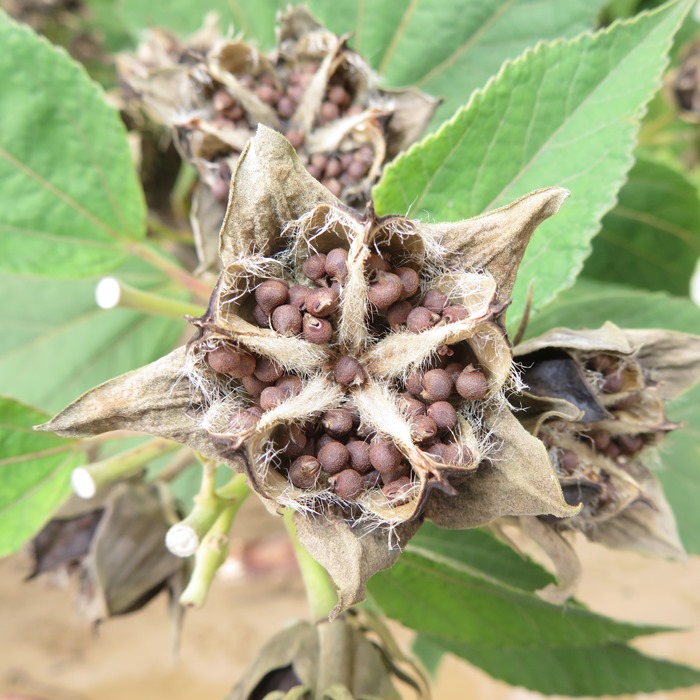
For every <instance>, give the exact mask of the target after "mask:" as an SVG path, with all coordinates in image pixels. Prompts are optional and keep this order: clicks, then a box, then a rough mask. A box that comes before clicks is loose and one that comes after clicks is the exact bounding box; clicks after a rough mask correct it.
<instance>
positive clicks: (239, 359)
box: [207, 345, 255, 379]
mask: <svg viewBox="0 0 700 700" xmlns="http://www.w3.org/2000/svg"><path fill="white" fill-rule="evenodd" d="M207 362H208V363H209V366H210V367H211V368H212V369H213V370H214V371H215V372H219V373H220V374H226V375H228V376H229V377H234V378H236V379H241V378H242V377H250V375H251V374H253V372H254V371H255V358H254V357H253V356H252V355H251V354H250V353H248V352H246V351H245V350H239V349H236V348H232V347H229V346H228V345H220V346H219V347H218V348H215V349H214V350H212V351H211V352H208V353H207Z"/></svg>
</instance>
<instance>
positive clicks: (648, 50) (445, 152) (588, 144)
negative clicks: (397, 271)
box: [373, 2, 688, 320]
mask: <svg viewBox="0 0 700 700" xmlns="http://www.w3.org/2000/svg"><path fill="white" fill-rule="evenodd" d="M687 10H688V2H673V3H669V4H667V5H665V6H664V7H662V8H661V9H659V10H657V11H654V12H650V13H646V14H643V15H639V16H638V17H635V18H634V19H632V20H629V21H626V22H621V23H617V24H615V25H613V26H612V27H610V28H609V29H607V30H605V31H602V32H598V33H597V34H595V35H587V34H586V35H582V36H581V37H579V38H577V39H574V40H572V41H565V42H557V43H553V44H541V45H539V46H538V47H536V48H535V49H534V50H532V51H528V52H526V53H525V55H524V56H522V57H521V58H519V59H518V60H516V61H514V62H513V63H510V64H507V65H506V66H505V67H504V68H503V70H502V71H501V72H500V73H499V75H498V76H497V78H496V79H495V80H494V81H492V82H491V83H489V84H488V85H487V87H486V88H485V89H484V90H483V91H477V92H476V93H474V95H473V96H472V99H471V100H470V102H469V104H468V105H467V106H466V107H465V108H464V109H463V110H461V111H460V112H458V113H457V115H456V116H455V117H454V119H453V120H452V121H450V122H449V123H447V124H446V125H445V126H444V127H443V128H441V129H440V131H438V132H437V133H435V134H432V135H430V136H429V137H427V138H426V139H425V140H424V141H423V142H421V143H420V144H418V145H416V146H414V147H413V148H412V149H410V150H409V151H408V152H407V153H405V154H403V155H402V156H400V157H399V158H398V159H397V160H396V161H394V163H393V164H391V165H390V166H388V167H387V168H386V170H385V172H384V176H383V178H382V180H381V181H380V183H379V185H377V187H375V189H374V193H373V194H374V199H375V205H376V208H377V212H378V213H379V214H380V215H381V214H386V213H389V212H400V213H405V212H408V211H410V212H412V213H413V215H414V216H415V215H419V216H421V215H423V216H427V217H429V218H430V219H431V220H434V221H445V220H448V221H456V220H459V219H464V218H468V217H470V216H475V215H477V214H480V213H481V212H484V211H486V210H489V209H492V208H494V207H498V206H501V205H503V204H506V203H507V202H510V201H512V200H514V199H516V198H517V197H519V196H521V195H523V194H525V193H527V192H529V191H531V190H536V189H539V188H541V187H545V186H549V185H561V186H565V187H567V188H568V189H570V190H571V191H572V193H573V196H572V197H571V198H570V200H568V201H567V203H566V204H565V205H564V207H562V210H561V211H560V212H559V213H558V214H557V215H556V216H554V217H552V219H550V220H549V221H546V222H545V223H543V224H542V225H541V226H540V228H539V229H538V230H537V232H536V233H535V235H534V237H533V240H532V242H531V243H530V246H529V247H528V250H527V252H526V254H525V259H524V261H523V263H522V266H521V268H520V274H519V276H518V280H517V282H516V286H515V290H514V293H513V298H514V300H515V302H514V309H513V312H511V314H512V316H515V317H516V320H517V317H518V316H519V315H520V314H521V313H522V309H523V306H524V303H525V298H526V292H527V289H528V287H529V285H530V283H531V282H533V281H534V282H535V288H534V306H535V308H537V307H539V306H542V304H544V303H545V302H547V301H548V300H550V299H552V298H553V297H554V296H555V295H556V294H557V292H558V291H560V290H561V289H562V288H564V287H567V286H569V285H570V284H571V283H572V282H573V281H574V279H575V277H576V275H577V273H578V271H579V270H580V268H581V266H582V265H583V260H584V258H585V257H586V256H587V255H588V252H589V242H590V239H591V238H592V236H593V235H594V234H595V233H596V232H597V231H598V228H599V225H600V220H601V218H602V216H603V214H605V212H606V211H608V210H609V209H610V208H611V207H612V206H613V205H614V203H615V194H616V192H617V190H618V189H619V188H620V186H621V185H622V183H623V180H624V177H625V174H626V172H627V171H628V169H629V168H630V165H631V164H632V152H633V148H634V142H635V137H636V134H637V130H638V126H639V120H640V118H641V117H642V115H643V113H644V109H645V106H646V104H647V102H648V101H649V99H650V98H651V97H652V95H653V93H654V91H655V90H656V88H657V87H658V85H659V81H660V78H661V74H662V72H663V68H664V66H665V65H666V54H667V51H668V48H669V46H670V43H671V38H672V37H673V34H674V32H675V30H676V28H677V26H678V24H679V23H680V21H681V19H682V18H683V16H684V14H685V13H686V11H687ZM510 320H513V318H511V319H510Z"/></svg>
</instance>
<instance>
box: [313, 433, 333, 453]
mask: <svg viewBox="0 0 700 700" xmlns="http://www.w3.org/2000/svg"><path fill="white" fill-rule="evenodd" d="M335 441H336V440H335V438H333V437H331V436H330V435H329V434H328V433H323V435H319V437H318V440H316V453H317V454H318V451H319V450H320V449H321V448H322V447H323V446H324V445H327V444H328V443H329V442H335Z"/></svg>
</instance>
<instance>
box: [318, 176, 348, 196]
mask: <svg viewBox="0 0 700 700" xmlns="http://www.w3.org/2000/svg"><path fill="white" fill-rule="evenodd" d="M321 184H322V185H323V186H324V187H325V188H326V189H327V190H329V191H330V192H331V194H333V195H335V196H336V197H340V194H341V192H342V191H343V183H342V182H340V181H339V180H338V179H336V178H334V177H327V178H324V179H323V180H322V181H321Z"/></svg>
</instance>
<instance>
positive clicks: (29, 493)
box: [0, 397, 85, 557]
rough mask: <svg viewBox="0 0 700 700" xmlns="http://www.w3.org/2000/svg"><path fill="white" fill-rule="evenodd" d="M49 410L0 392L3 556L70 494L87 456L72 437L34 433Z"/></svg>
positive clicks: (0, 539) (0, 548) (0, 549)
mask: <svg viewBox="0 0 700 700" xmlns="http://www.w3.org/2000/svg"><path fill="white" fill-rule="evenodd" d="M48 417H49V416H47V415H46V414H44V413H42V412H41V411H37V410H36V409H34V408H31V407H30V406H26V405H24V404H21V403H19V402H17V401H14V400H13V399H9V398H6V397H0V455H2V457H0V557H2V556H6V555H7V554H11V553H12V552H15V551H16V550H17V549H19V548H20V547H21V546H22V544H23V543H24V542H25V541H26V540H28V539H29V538H30V537H32V536H34V535H35V534H36V533H37V532H38V531H39V530H40V529H41V528H42V527H43V525H44V524H45V523H46V522H47V521H48V520H49V518H50V517H51V515H52V514H53V513H54V511H55V510H56V509H57V508H58V507H59V506H60V505H61V503H63V501H64V500H65V499H66V498H67V497H68V496H69V494H70V490H71V489H70V475H71V472H72V471H73V469H74V468H75V467H77V466H79V465H80V464H83V463H84V462H85V455H84V453H83V452H82V451H80V450H79V449H78V448H77V442H76V441H74V440H64V439H63V438H59V437H56V436H55V435H51V434H50V433H43V434H42V433H35V432H33V431H32V426H33V425H36V424H38V423H43V422H45V421H46V419H47V418H48Z"/></svg>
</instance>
